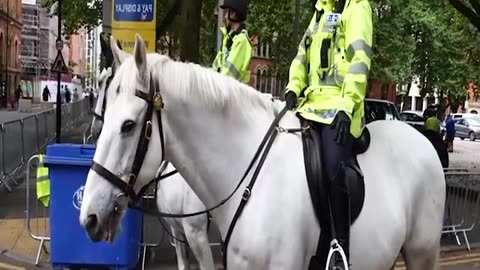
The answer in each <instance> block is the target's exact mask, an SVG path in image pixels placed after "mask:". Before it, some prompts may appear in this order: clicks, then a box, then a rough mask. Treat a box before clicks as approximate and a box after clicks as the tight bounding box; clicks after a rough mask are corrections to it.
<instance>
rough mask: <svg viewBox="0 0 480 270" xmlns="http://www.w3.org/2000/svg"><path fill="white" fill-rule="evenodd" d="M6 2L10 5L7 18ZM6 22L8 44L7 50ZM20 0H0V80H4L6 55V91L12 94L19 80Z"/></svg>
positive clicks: (20, 43)
mask: <svg viewBox="0 0 480 270" xmlns="http://www.w3.org/2000/svg"><path fill="white" fill-rule="evenodd" d="M7 3H8V4H9V5H10V6H9V10H8V14H9V15H10V17H11V18H10V19H7ZM7 22H9V26H8V35H9V39H10V45H9V47H8V50H7V37H6V35H7ZM21 46H22V0H0V67H1V69H0V80H5V63H6V60H7V59H6V58H5V57H8V75H9V76H8V91H9V94H13V92H14V90H15V88H16V87H17V86H18V84H19V82H20V75H21V68H20V53H21V51H22V48H21Z"/></svg>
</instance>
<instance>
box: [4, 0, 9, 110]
mask: <svg viewBox="0 0 480 270" xmlns="http://www.w3.org/2000/svg"><path fill="white" fill-rule="evenodd" d="M9 26H10V3H8V2H7V31H6V32H7V35H6V37H5V40H6V46H5V52H6V53H5V92H6V93H7V96H8V95H9V91H8V58H9V57H10V54H9V51H8V48H9V47H10V42H9V40H8V30H9ZM7 106H8V105H7Z"/></svg>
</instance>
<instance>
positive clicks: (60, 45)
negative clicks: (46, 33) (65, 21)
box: [55, 39, 63, 51]
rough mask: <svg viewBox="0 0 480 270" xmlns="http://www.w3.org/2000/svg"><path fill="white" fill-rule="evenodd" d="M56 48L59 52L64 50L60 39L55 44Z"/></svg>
mask: <svg viewBox="0 0 480 270" xmlns="http://www.w3.org/2000/svg"><path fill="white" fill-rule="evenodd" d="M55 47H56V48H57V50H58V51H61V50H62V49H63V41H62V40H60V39H57V41H56V42H55Z"/></svg>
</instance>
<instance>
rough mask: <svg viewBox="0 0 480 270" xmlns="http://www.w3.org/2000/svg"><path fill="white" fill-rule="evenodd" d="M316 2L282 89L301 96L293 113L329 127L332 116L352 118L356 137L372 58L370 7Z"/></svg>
mask: <svg viewBox="0 0 480 270" xmlns="http://www.w3.org/2000/svg"><path fill="white" fill-rule="evenodd" d="M345 2H346V3H345V6H344V9H343V12H342V13H341V14H339V13H335V12H334V11H335V7H336V5H337V1H335V0H318V1H317V3H316V6H315V8H316V12H315V14H314V16H313V18H312V20H311V22H310V25H309V26H308V29H307V31H306V32H305V35H304V36H303V39H302V41H301V43H300V45H299V47H298V53H297V56H296V57H295V59H294V60H293V61H292V64H291V66H290V75H289V83H288V85H287V91H293V92H295V94H296V95H297V97H298V96H300V94H301V93H302V92H303V91H304V95H305V98H304V99H303V100H302V101H301V102H300V103H299V104H298V106H297V112H298V113H299V114H300V115H301V116H302V117H303V118H305V119H308V120H311V121H316V122H320V123H324V124H331V122H332V121H333V119H334V118H335V116H336V114H337V112H339V111H344V112H345V113H346V114H347V115H348V116H349V117H350V118H351V120H352V122H351V129H350V132H351V133H352V135H353V136H354V137H355V138H358V137H359V136H360V135H361V133H362V129H363V127H364V125H365V123H364V122H365V120H364V119H365V118H364V114H365V112H364V99H365V91H366V86H367V79H368V74H369V71H370V64H371V58H372V35H373V29H372V28H373V26H372V25H373V23H372V9H371V7H370V4H369V2H368V0H345Z"/></svg>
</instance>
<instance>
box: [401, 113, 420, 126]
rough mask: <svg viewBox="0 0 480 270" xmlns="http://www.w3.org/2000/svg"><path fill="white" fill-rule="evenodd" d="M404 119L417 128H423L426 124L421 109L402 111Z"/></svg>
mask: <svg viewBox="0 0 480 270" xmlns="http://www.w3.org/2000/svg"><path fill="white" fill-rule="evenodd" d="M400 117H401V119H402V121H404V122H406V123H407V124H409V125H411V126H413V127H414V128H416V129H422V128H423V126H424V125H425V121H424V120H423V113H422V112H421V111H403V112H401V113H400Z"/></svg>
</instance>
